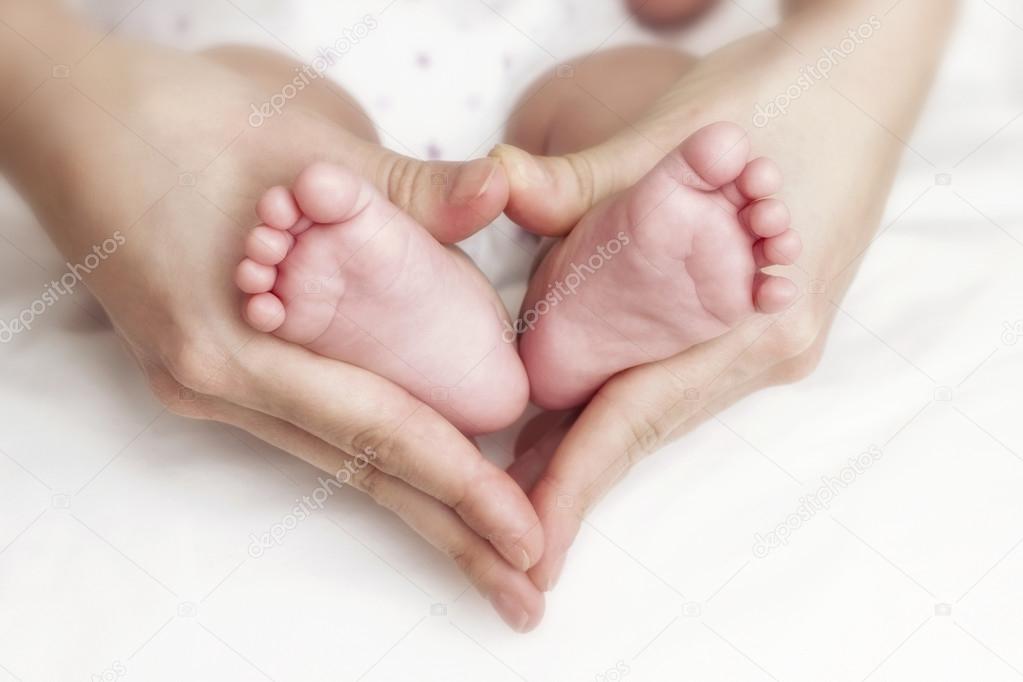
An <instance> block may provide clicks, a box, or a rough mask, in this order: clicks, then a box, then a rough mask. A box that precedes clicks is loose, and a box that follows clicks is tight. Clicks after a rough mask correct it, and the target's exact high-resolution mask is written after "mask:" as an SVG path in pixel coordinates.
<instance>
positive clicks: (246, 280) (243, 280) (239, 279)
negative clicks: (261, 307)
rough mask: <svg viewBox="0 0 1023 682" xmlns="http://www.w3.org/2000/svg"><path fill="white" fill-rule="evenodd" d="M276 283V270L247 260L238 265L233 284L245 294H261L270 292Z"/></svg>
mask: <svg viewBox="0 0 1023 682" xmlns="http://www.w3.org/2000/svg"><path fill="white" fill-rule="evenodd" d="M276 281H277V268H275V267H273V266H270V265H263V264H262V263H257V262H256V261H254V260H251V259H249V258H246V259H244V260H243V261H242V262H241V263H239V264H238V268H237V269H236V270H235V273H234V282H235V284H237V285H238V288H239V289H241V290H242V291H244V292H245V293H247V294H261V293H263V292H265V291H270V290H271V289H273V287H274V282H276Z"/></svg>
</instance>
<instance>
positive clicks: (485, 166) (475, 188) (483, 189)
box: [448, 159, 498, 206]
mask: <svg viewBox="0 0 1023 682" xmlns="http://www.w3.org/2000/svg"><path fill="white" fill-rule="evenodd" d="M497 167H498V164H496V163H494V162H493V161H491V160H488V159H478V160H476V161H473V162H471V163H467V164H466V165H464V166H462V167H461V168H460V169H459V171H458V174H457V175H456V176H455V182H454V184H453V185H452V186H451V191H450V193H449V194H448V201H450V202H451V203H452V204H454V205H456V206H461V205H464V204H468V203H469V202H470V201H473V200H475V199H479V198H480V197H481V196H483V195H484V194H486V193H487V190H488V189H490V183H491V181H492V180H493V179H494V175H495V174H496V173H497Z"/></svg>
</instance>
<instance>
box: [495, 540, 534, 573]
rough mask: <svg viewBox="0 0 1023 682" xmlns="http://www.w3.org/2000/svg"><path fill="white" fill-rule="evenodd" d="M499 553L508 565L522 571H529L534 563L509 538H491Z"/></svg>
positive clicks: (519, 546) (524, 551)
mask: <svg viewBox="0 0 1023 682" xmlns="http://www.w3.org/2000/svg"><path fill="white" fill-rule="evenodd" d="M491 540H492V542H493V544H494V546H495V547H496V548H497V551H498V552H500V553H501V556H503V557H504V558H505V559H506V560H507V561H508V563H510V564H511V565H512V566H514V567H515V568H517V569H519V570H520V571H528V570H529V567H530V566H532V565H533V562H532V561H530V560H529V554H527V553H526V550H524V549H523V548H522V545H520V544H519V543H518V542H517V541H515V540H511V539H509V538H500V537H495V538H491Z"/></svg>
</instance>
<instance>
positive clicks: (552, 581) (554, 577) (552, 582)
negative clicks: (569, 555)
mask: <svg viewBox="0 0 1023 682" xmlns="http://www.w3.org/2000/svg"><path fill="white" fill-rule="evenodd" d="M563 568H565V557H564V556H562V557H561V558H560V559H558V560H557V561H555V562H554V566H553V567H552V568H551V576H550V577H549V578H547V587H545V588H544V592H550V591H551V590H553V589H554V588H555V587H557V585H558V580H560V579H561V571H562V569H563Z"/></svg>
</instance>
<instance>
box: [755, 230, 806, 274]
mask: <svg viewBox="0 0 1023 682" xmlns="http://www.w3.org/2000/svg"><path fill="white" fill-rule="evenodd" d="M761 248H762V249H763V254H764V259H765V261H766V265H792V264H793V263H795V262H796V261H797V260H798V259H799V256H800V254H801V253H802V252H803V240H802V239H801V238H800V237H799V233H798V232H796V231H795V230H785V231H784V232H782V233H781V234H780V235H778V236H777V237H771V238H770V239H764V240H762V242H761ZM761 267H764V266H761Z"/></svg>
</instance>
